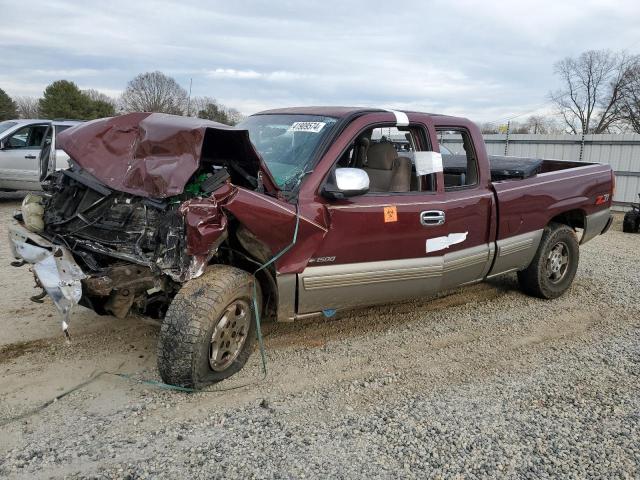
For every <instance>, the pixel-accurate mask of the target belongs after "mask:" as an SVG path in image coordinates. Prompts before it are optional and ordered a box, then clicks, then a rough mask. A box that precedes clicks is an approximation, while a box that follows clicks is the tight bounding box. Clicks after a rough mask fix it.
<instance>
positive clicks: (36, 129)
mask: <svg viewBox="0 0 640 480" xmlns="http://www.w3.org/2000/svg"><path fill="white" fill-rule="evenodd" d="M47 128H48V127H47V125H29V126H27V127H23V128H21V129H19V130H17V131H16V132H15V133H14V134H13V135H11V136H10V137H9V138H7V140H6V142H5V148H11V149H18V148H27V149H39V148H41V146H42V142H43V140H44V137H45V134H46V133H47Z"/></svg>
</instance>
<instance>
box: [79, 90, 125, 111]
mask: <svg viewBox="0 0 640 480" xmlns="http://www.w3.org/2000/svg"><path fill="white" fill-rule="evenodd" d="M82 93H84V94H85V95H86V96H87V97H89V98H90V99H91V100H93V101H94V102H104V103H108V104H109V105H113V107H114V108H115V107H116V106H117V101H116V99H115V98H112V97H110V96H109V95H107V94H104V93H102V92H99V91H98V90H94V89H93V88H89V89H87V90H82Z"/></svg>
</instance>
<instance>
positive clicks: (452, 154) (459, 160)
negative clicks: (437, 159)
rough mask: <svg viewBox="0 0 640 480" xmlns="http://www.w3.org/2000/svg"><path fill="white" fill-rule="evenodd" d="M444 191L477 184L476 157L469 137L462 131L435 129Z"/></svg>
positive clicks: (466, 132)
mask: <svg viewBox="0 0 640 480" xmlns="http://www.w3.org/2000/svg"><path fill="white" fill-rule="evenodd" d="M436 132H437V134H438V143H439V147H440V153H441V154H442V167H443V173H444V187H445V190H457V189H460V188H465V187H469V186H473V185H477V184H478V157H477V155H476V152H475V149H474V148H473V142H472V141H471V135H470V134H469V132H468V131H467V130H464V129H447V128H442V129H436Z"/></svg>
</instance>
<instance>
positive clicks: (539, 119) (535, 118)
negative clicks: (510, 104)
mask: <svg viewBox="0 0 640 480" xmlns="http://www.w3.org/2000/svg"><path fill="white" fill-rule="evenodd" d="M524 128H525V129H526V131H527V133H533V134H548V133H562V128H560V127H559V126H558V123H557V122H556V120H555V119H553V118H550V117H545V116H543V115H531V116H530V117H529V118H527V120H526V121H525V122H524Z"/></svg>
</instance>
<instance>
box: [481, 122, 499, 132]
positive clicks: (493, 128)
mask: <svg viewBox="0 0 640 480" xmlns="http://www.w3.org/2000/svg"><path fill="white" fill-rule="evenodd" d="M478 128H479V129H480V132H481V133H483V134H485V135H487V134H492V133H500V132H499V131H498V126H497V125H496V124H495V123H491V122H484V123H481V124H480V125H478Z"/></svg>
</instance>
